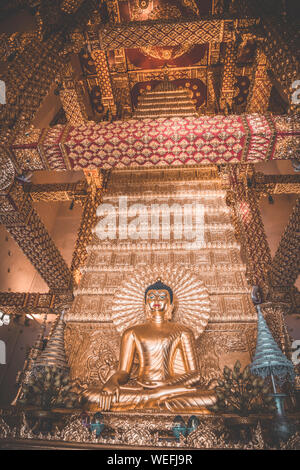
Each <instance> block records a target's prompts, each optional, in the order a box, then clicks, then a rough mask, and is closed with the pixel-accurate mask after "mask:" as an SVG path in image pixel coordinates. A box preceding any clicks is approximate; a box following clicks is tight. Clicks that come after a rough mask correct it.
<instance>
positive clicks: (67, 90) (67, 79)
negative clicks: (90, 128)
mask: <svg viewBox="0 0 300 470" xmlns="http://www.w3.org/2000/svg"><path fill="white" fill-rule="evenodd" d="M59 96H60V100H61V103H62V106H63V109H64V111H65V113H66V117H67V120H68V121H69V123H70V124H71V125H72V126H79V125H80V124H85V122H86V121H87V120H88V116H87V113H86V110H85V106H84V103H83V99H82V95H81V92H80V89H79V85H78V83H76V79H75V77H74V74H73V69H72V65H71V64H70V63H68V64H67V65H66V66H65V68H64V71H63V89H62V90H61V91H60V93H59Z"/></svg>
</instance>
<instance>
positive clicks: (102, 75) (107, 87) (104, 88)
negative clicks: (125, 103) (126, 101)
mask: <svg viewBox="0 0 300 470" xmlns="http://www.w3.org/2000/svg"><path fill="white" fill-rule="evenodd" d="M92 58H93V60H94V63H95V67H96V71H97V76H98V80H99V85H100V89H101V95H102V103H103V106H104V107H105V108H109V109H111V110H112V111H113V112H114V113H115V110H116V109H115V101H114V96H113V90H112V84H111V79H110V74H109V69H108V63H107V58H106V54H105V52H104V51H101V50H93V51H92Z"/></svg>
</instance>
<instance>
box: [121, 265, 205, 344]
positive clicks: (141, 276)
mask: <svg viewBox="0 0 300 470" xmlns="http://www.w3.org/2000/svg"><path fill="white" fill-rule="evenodd" d="M158 278H160V279H161V281H162V282H163V283H164V284H167V285H168V286H169V287H171V289H172V290H173V294H174V300H173V305H174V311H173V317H172V321H174V322H178V323H182V324H183V325H186V326H188V327H189V328H191V329H192V330H193V332H194V334H195V336H196V337H198V336H199V335H200V334H201V333H202V332H203V331H204V329H205V328H206V325H207V323H208V320H209V315H210V309H211V303H210V298H209V294H208V290H207V288H206V287H205V286H204V284H203V282H202V280H201V279H200V278H199V277H197V276H196V275H195V274H193V272H192V271H190V270H189V269H186V268H182V267H175V268H174V266H170V267H169V266H165V265H152V266H150V267H142V268H139V269H138V270H137V271H136V272H135V273H130V279H126V280H125V281H124V282H123V283H122V285H121V286H120V288H119V289H118V290H117V292H116V293H115V295H114V298H113V303H112V320H113V322H114V325H115V327H116V329H117V330H118V332H119V333H120V334H122V333H123V331H124V330H126V329H127V328H129V327H131V326H134V325H138V324H141V323H145V322H146V315H145V300H144V293H145V290H146V288H147V287H148V286H149V285H151V284H153V283H154V282H156V281H157V279H158Z"/></svg>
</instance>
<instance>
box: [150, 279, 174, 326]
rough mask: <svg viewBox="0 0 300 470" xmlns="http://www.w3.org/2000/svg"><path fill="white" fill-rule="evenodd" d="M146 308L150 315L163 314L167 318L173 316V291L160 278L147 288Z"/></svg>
mask: <svg viewBox="0 0 300 470" xmlns="http://www.w3.org/2000/svg"><path fill="white" fill-rule="evenodd" d="M145 304H146V310H147V312H148V314H150V316H155V315H162V316H163V317H164V319H165V320H170V319H171V318H172V311H173V291H172V289H171V287H169V286H167V285H166V284H164V283H163V282H162V281H161V280H160V279H158V280H157V281H156V282H155V283H154V284H151V285H150V286H148V287H147V289H146V290H145Z"/></svg>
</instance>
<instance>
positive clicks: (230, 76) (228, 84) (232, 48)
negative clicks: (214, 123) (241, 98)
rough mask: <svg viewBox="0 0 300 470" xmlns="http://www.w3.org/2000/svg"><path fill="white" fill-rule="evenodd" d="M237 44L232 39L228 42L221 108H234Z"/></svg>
mask: <svg viewBox="0 0 300 470" xmlns="http://www.w3.org/2000/svg"><path fill="white" fill-rule="evenodd" d="M236 61H237V46H236V43H235V42H233V41H231V42H228V43H227V44H226V51H225V58H224V70H223V80H222V89H221V96H220V103H221V108H222V109H225V110H226V107H230V108H232V103H233V98H234V94H235V89H234V83H235V76H236Z"/></svg>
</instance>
